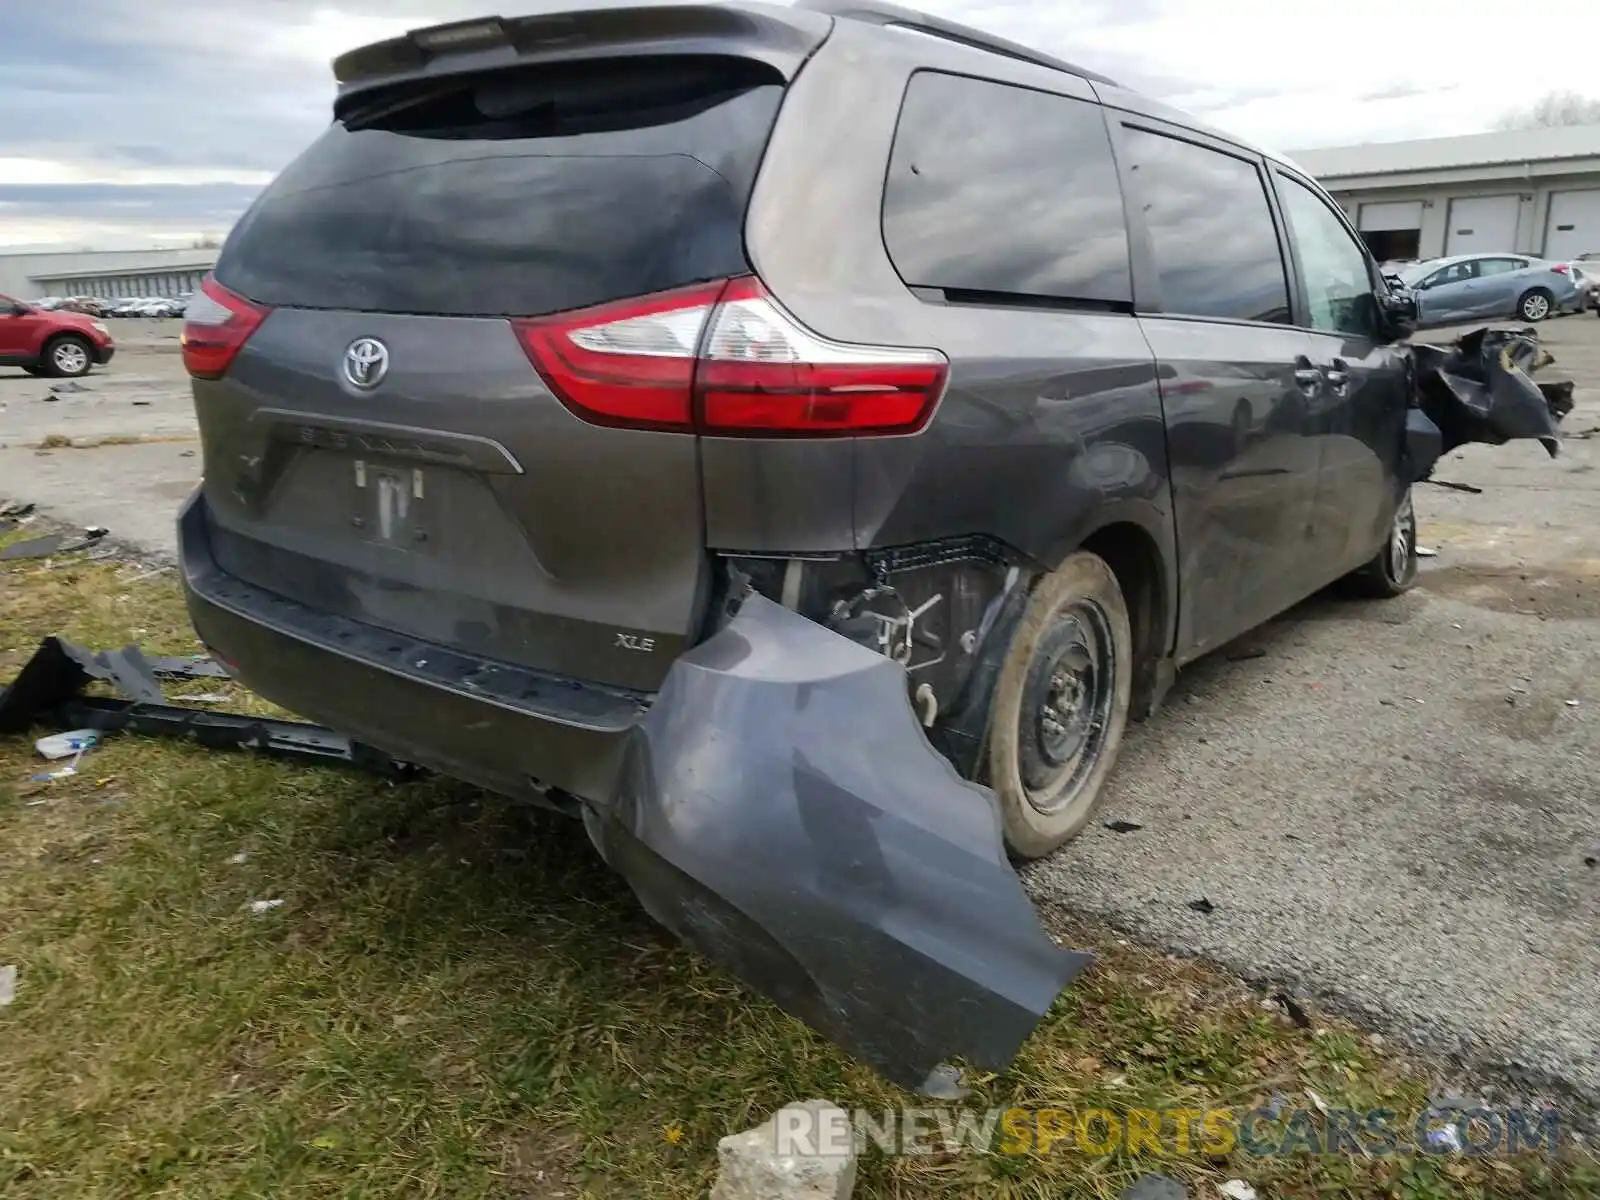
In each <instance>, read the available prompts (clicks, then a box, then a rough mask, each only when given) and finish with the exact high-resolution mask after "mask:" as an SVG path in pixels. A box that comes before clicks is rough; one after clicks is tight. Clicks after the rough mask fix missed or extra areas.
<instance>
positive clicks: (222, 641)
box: [179, 493, 1089, 1094]
mask: <svg viewBox="0 0 1600 1200" xmlns="http://www.w3.org/2000/svg"><path fill="white" fill-rule="evenodd" d="M179 550H180V556H181V559H182V567H183V580H184V587H185V589H186V593H187V596H188V601H189V610H190V614H191V616H192V618H193V620H194V624H195V627H196V629H197V630H198V631H199V633H200V636H201V638H202V640H204V641H205V643H206V644H207V645H208V646H210V647H211V648H212V649H213V650H214V652H215V653H216V654H217V655H218V656H219V657H220V658H222V659H223V660H224V661H225V662H227V663H228V665H229V666H230V667H233V668H234V669H235V670H236V671H237V674H238V676H239V678H240V679H241V680H242V681H243V682H245V683H246V684H248V685H249V686H250V687H252V688H254V689H256V690H257V691H259V692H260V693H261V694H262V695H264V696H266V697H268V698H269V699H272V700H275V701H277V702H278V703H280V704H283V705H285V706H287V707H289V708H291V709H293V710H295V711H296V712H299V713H301V714H303V715H305V716H309V717H312V718H314V719H316V720H318V721H321V722H323V723H324V724H327V725H330V726H332V727H334V728H336V729H338V730H339V731H340V732H341V733H347V734H349V735H351V736H353V737H356V738H358V739H360V740H362V741H365V742H369V743H371V744H372V745H374V746H377V747H379V748H380V749H383V750H386V751H388V752H389V753H390V754H393V755H395V756H396V757H399V758H402V759H405V760H408V761H411V762H417V763H421V764H423V765H427V766H434V767H436V768H437V769H438V770H440V771H443V772H445V773H446V774H449V775H453V776H456V777H458V778H461V779H466V780H470V781H472V782H476V783H479V784H481V785H483V786H485V787H489V788H492V789H494V790H497V791H502V792H508V793H512V794H515V793H517V792H519V791H526V790H527V789H528V787H529V784H528V783H527V780H528V779H529V777H533V778H537V779H539V780H542V781H544V782H546V783H550V784H553V785H555V786H559V787H561V788H563V789H565V790H567V791H570V792H572V793H574V794H576V795H578V796H581V797H584V798H585V799H587V800H588V801H589V803H587V804H585V805H584V806H583V815H584V820H585V825H586V826H587V828H588V831H589V836H590V838H591V840H593V842H594V843H595V846H596V847H597V848H598V849H599V851H600V853H601V855H602V856H603V857H604V858H605V860H606V861H607V862H608V863H610V864H611V866H612V867H613V868H615V869H616V871H617V872H618V873H619V874H620V875H621V876H622V877H623V879H624V880H626V881H627V883H628V885H629V886H630V887H631V888H632V889H633V891H634V893H635V895H637V896H638V898H639V902H640V903H641V905H643V907H644V908H645V910H646V911H647V912H649V913H650V915H651V916H653V917H654V918H655V919H656V920H657V921H659V922H660V923H661V924H663V925H665V926H666V927H667V928H668V929H670V930H672V931H673V932H675V933H676V934H678V936H679V937H681V938H682V939H683V940H684V941H685V942H687V943H689V944H690V945H691V946H693V947H695V948H696V949H697V950H699V951H700V952H701V953H703V954H704V955H706V956H707V957H708V958H711V959H713V960H714V961H717V962H720V963H722V964H723V965H724V966H726V967H727V968H728V969H729V970H731V971H732V972H733V973H734V974H735V975H737V976H738V977H739V978H741V979H742V980H744V982H745V983H746V984H748V985H749V986H751V987H752V988H754V989H755V990H757V991H760V992H763V993H765V994H766V995H767V996H769V997H771V998H772V999H773V1000H774V1001H776V1002H777V1004H778V1005H779V1006H780V1007H782V1008H784V1009H786V1010H787V1011H789V1012H790V1013H792V1014H793V1015H795V1016H797V1017H799V1018H800V1019H801V1020H803V1021H805V1022H807V1023H808V1024H809V1025H811V1026H812V1027H813V1028H814V1029H816V1030H818V1031H819V1032H821V1033H822V1034H824V1035H825V1036H827V1037H830V1038H832V1039H833V1040H834V1041H836V1042H838V1043H839V1044H840V1045H841V1046H843V1047H844V1048H845V1049H847V1050H849V1051H850V1052H851V1053H853V1054H855V1055H856V1056H857V1057H859V1058H861V1059H862V1060H864V1061H865V1062H867V1063H869V1064H870V1065H871V1066H873V1067H875V1068H876V1069H877V1070H878V1071H880V1072H881V1073H882V1074H883V1075H885V1076H886V1077H887V1078H889V1079H890V1080H892V1081H894V1082H896V1083H899V1084H901V1085H902V1086H905V1087H908V1088H917V1089H920V1090H923V1091H926V1092H931V1093H935V1094H947V1090H948V1087H949V1082H948V1076H947V1074H946V1072H945V1070H944V1064H945V1063H946V1062H947V1061H948V1060H949V1059H952V1058H961V1059H965V1060H966V1061H967V1062H969V1063H971V1064H972V1065H974V1066H976V1067H978V1068H980V1069H985V1070H999V1069H1001V1068H1002V1067H1003V1066H1005V1064H1006V1063H1007V1062H1008V1061H1009V1060H1010V1059H1011V1057H1012V1056H1013V1055H1014V1054H1015V1053H1016V1052H1017V1049H1018V1047H1019V1046H1020V1045H1021V1044H1022V1042H1023V1040H1024V1039H1026V1038H1027V1037H1028V1035H1029V1034H1030V1033H1031V1032H1032V1030H1033V1028H1034V1026H1035V1025H1036V1024H1037V1023H1038V1021H1039V1019H1040V1018H1041V1017H1042V1016H1043V1015H1044V1014H1045V1012H1046V1010H1048V1009H1049V1007H1050V1004H1051V1002H1052V1001H1053V1000H1054V999H1055V997H1056V995H1057V993H1059V992H1060V990H1061V989H1062V988H1063V987H1065V986H1066V985H1067V983H1068V982H1069V981H1070V980H1071V979H1072V978H1073V977H1074V976H1076V975H1077V974H1078V972H1079V971H1081V970H1082V969H1083V967H1084V966H1085V965H1086V964H1087V963H1088V961H1089V959H1088V956H1087V955H1084V954H1079V953H1075V952H1072V951H1067V950H1063V949H1061V948H1060V947H1058V946H1056V945H1055V943H1054V942H1053V941H1052V940H1051V939H1050V937H1049V935H1048V934H1047V933H1046V932H1045V931H1044V930H1043V929H1042V928H1041V927H1040V925H1039V922H1038V920H1037V918H1036V917H1035V915H1034V913H1033V910H1032V907H1031V905H1030V904H1029V902H1028V898H1027V896H1026V895H1025V893H1024V892H1023V890H1022V887H1021V884H1020V883H1019V881H1018V880H1017V877H1016V873H1015V872H1014V871H1013V870H1012V868H1011V865H1010V863H1009V862H1008V861H1007V859H1006V854H1005V850H1004V846H1003V843H1002V837H1001V824H1000V813H999V809H998V806H997V804H996V802H995V799H994V796H993V794H992V793H991V792H989V791H988V790H987V789H986V788H982V787H979V786H978V785H976V784H972V783H968V782H966V781H964V780H962V779H961V778H960V777H959V776H957V775H956V773H955V770H954V769H953V768H952V767H951V766H950V764H949V763H948V762H946V761H945V760H944V759H943V758H941V757H939V755H938V754H937V753H936V752H935V751H934V749H933V747H932V746H931V745H930V744H929V743H928V740H927V738H926V736H924V734H923V731H922V728H921V726H920V725H919V724H918V722H917V719H916V717H915V716H914V715H913V714H912V711H911V708H910V706H909V705H908V704H907V702H906V676H905V671H904V668H902V667H901V666H900V665H899V664H898V663H896V662H894V661H893V660H892V659H889V658H886V657H884V656H882V655H880V654H877V653H874V652H873V651H871V650H869V649H867V648H865V647H863V646H860V645H858V644H856V643H855V642H852V641H849V640H847V639H845V638H843V637H841V636H840V635H838V634H836V633H834V632H832V631H830V630H827V629H824V628H823V627H822V626H820V625H817V624H815V623H814V622H812V621H809V620H807V619H806V618H804V617H802V616H800V615H798V614H796V613H794V612H791V611H790V610H789V609H786V608H784V607H782V606H781V605H778V604H775V603H773V602H772V601H770V600H766V599H764V598H763V597H761V596H759V595H752V596H748V597H746V598H744V599H743V602H742V604H741V606H740V608H739V611H738V613H737V614H736V615H735V616H734V617H733V618H732V620H731V621H730V622H729V623H728V624H727V625H726V626H725V627H724V628H723V629H722V630H720V631H719V632H718V633H716V634H714V635H713V636H712V637H710V638H708V639H707V640H706V641H704V642H702V643H701V644H700V645H698V646H696V647H695V648H694V649H692V650H690V651H689V652H688V653H686V654H684V655H682V656H681V657H679V658H678V659H677V660H676V661H675V662H674V664H673V666H672V667H671V669H670V670H669V671H668V672H667V676H666V680H665V682H664V684H663V686H662V690H661V692H660V693H659V694H658V695H657V696H655V697H652V698H649V702H648V703H646V702H645V700H646V698H643V697H636V698H634V699H633V700H632V701H629V707H628V710H627V711H626V712H624V711H623V710H622V709H621V708H618V707H615V700H614V698H612V697H611V694H610V693H604V694H601V693H597V692H596V691H595V690H594V689H585V688H584V687H583V686H582V685H579V684H577V683H573V682H570V681H552V680H550V679H548V678H543V679H540V678H536V677H533V676H532V675H531V673H529V672H523V671H518V670H517V669H514V668H509V667H506V666H505V665H504V664H485V663H481V662H480V663H476V664H474V663H472V662H469V661H468V660H466V659H464V658H463V657H462V656H460V655H458V654H455V653H453V652H452V651H449V650H445V649H444V648H442V647H437V646H434V647H429V646H426V645H423V644H422V643H419V642H415V641H413V640H411V639H409V638H406V637H403V636H396V635H390V634H386V633H383V632H382V631H379V630H375V629H373V628H371V627H370V626H361V625H357V624H356V623H355V622H352V621H349V620H346V619H344V618H337V617H329V616H327V615H326V614H323V613H318V612H315V611H313V610H310V609H307V608H305V607H304V606H302V605H299V604H296V603H294V602H293V601H289V600H285V599H283V598H282V597H278V596H275V595H273V594H271V593H269V592H266V591H264V590H262V589H260V588H256V587H253V586H251V585H249V584H245V583H243V582H241V581H240V580H237V579H234V578H232V577H230V576H228V575H227V574H226V573H225V572H223V571H221V570H220V569H219V568H218V566H217V564H216V561H215V559H214V558H213V556H212V554H211V548H210V544H209V542H208V528H207V520H206V516H205V505H204V500H203V499H202V498H201V497H200V495H199V493H196V495H195V496H194V497H191V499H190V500H189V502H188V503H187V504H186V505H185V506H184V509H183V512H182V514H181V515H180V518H179ZM512 676H517V677H520V678H521V679H522V682H518V681H516V680H514V679H512V678H510V677H512ZM558 687H559V688H565V689H566V698H565V703H566V704H567V711H566V712H565V713H564V714H563V719H559V720H558V719H556V716H555V714H554V712H553V709H552V706H553V705H554V704H555V703H556V702H557V700H559V699H560V696H559V695H557V694H556V692H555V691H554V689H556V688H558ZM519 689H521V690H519ZM491 692H493V693H497V694H495V695H491ZM513 699H514V700H515V701H516V703H515V704H513V703H512V701H513ZM579 703H581V704H584V705H587V706H589V707H590V708H591V709H592V710H595V711H591V712H589V713H587V714H586V721H587V723H584V724H579V723H577V722H576V721H575V720H574V719H573V717H574V716H575V714H574V713H573V712H572V711H571V709H572V706H573V705H574V704H579ZM607 704H611V705H613V707H611V708H609V709H605V710H604V711H599V710H600V709H603V708H604V706H605V705H607ZM519 705H520V707H518V706H519ZM534 708H537V711H534Z"/></svg>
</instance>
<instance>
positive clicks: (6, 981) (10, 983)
mask: <svg viewBox="0 0 1600 1200" xmlns="http://www.w3.org/2000/svg"><path fill="white" fill-rule="evenodd" d="M16 998H17V968H16V967H14V966H12V965H11V964H10V963H7V964H6V965H5V966H3V967H0V1008H4V1007H6V1005H8V1004H10V1003H11V1002H12V1001H14V1000H15V999H16Z"/></svg>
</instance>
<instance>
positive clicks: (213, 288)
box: [178, 275, 272, 379]
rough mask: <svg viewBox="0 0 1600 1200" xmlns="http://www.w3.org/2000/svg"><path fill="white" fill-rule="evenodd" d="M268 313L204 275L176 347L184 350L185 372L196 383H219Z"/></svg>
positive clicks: (190, 304)
mask: <svg viewBox="0 0 1600 1200" xmlns="http://www.w3.org/2000/svg"><path fill="white" fill-rule="evenodd" d="M271 311H272V310H271V309H268V308H264V307H262V306H261V305H259V304H252V303H251V302H250V301H248V300H246V299H245V298H244V297H243V296H236V295H234V294H233V293H232V292H230V291H229V290H228V289H227V288H225V287H223V286H222V285H221V284H220V283H218V282H217V281H216V280H215V279H213V278H212V277H211V276H210V275H207V276H206V277H205V279H204V280H202V281H201V284H200V290H199V291H198V292H196V293H195V294H194V295H193V296H192V297H190V299H189V307H188V308H187V309H185V310H184V314H183V336H182V337H181V338H179V341H178V344H179V345H180V346H181V347H182V348H183V365H184V369H185V370H187V371H188V372H189V374H191V375H193V376H194V377H195V378H196V379H221V378H222V375H223V373H224V372H225V371H227V369H228V367H229V365H230V364H231V363H232V362H233V359H234V356H235V355H237V354H238V353H239V348H240V347H241V346H243V345H244V344H245V342H246V341H248V340H249V338H250V335H251V334H252V333H254V332H255V331H256V328H257V326H259V325H260V324H261V322H262V321H265V320H266V319H267V314H268V313H269V312H271Z"/></svg>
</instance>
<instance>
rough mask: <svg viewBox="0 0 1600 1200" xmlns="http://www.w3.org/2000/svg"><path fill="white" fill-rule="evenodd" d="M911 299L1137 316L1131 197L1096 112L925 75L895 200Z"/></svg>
mask: <svg viewBox="0 0 1600 1200" xmlns="http://www.w3.org/2000/svg"><path fill="white" fill-rule="evenodd" d="M883 240H884V245H885V246H886V247H887V248H888V251H889V257H890V259H891V260H892V261H893V263H894V265H895V269H896V270H897V271H899V272H900V277H901V278H902V279H904V280H905V282H906V283H907V284H909V285H910V286H912V287H932V288H941V289H944V290H945V291H966V292H988V293H1003V294H1006V295H1012V296H1041V297H1049V298H1052V299H1064V300H1087V301H1091V302H1100V303H1111V304H1119V305H1128V304H1131V303H1132V301H1133V290H1132V280H1131V274H1130V268H1129V265H1128V231H1127V225H1126V222H1125V219H1124V213H1123V206H1122V188H1121V184H1120V183H1119V182H1118V179H1117V166H1116V160H1115V158H1114V157H1113V156H1112V153H1111V137H1110V135H1109V134H1108V133H1107V132H1106V121H1105V116H1104V114H1103V113H1102V112H1101V110H1100V108H1099V107H1098V106H1097V105H1094V104H1091V103H1089V102H1088V101H1086V100H1074V99H1072V98H1071V97H1069V96H1058V95H1055V94H1053V93H1050V92H1036V91H1033V90H1032V89H1029V88H1021V87H1013V86H1011V85H1009V84H1001V83H991V82H988V81H985V80H981V79H968V78H966V77H964V76H960V75H946V74H943V73H942V72H938V71H918V72H917V73H916V74H915V75H913V76H912V77H911V82H910V83H909V84H908V85H907V87H906V94H905V100H904V102H903V103H902V105H901V109H900V122H899V125H898V126H897V127H896V129H895V135H894V146H893V149H892V150H891V151H890V156H889V175H888V179H887V181H886V183H885V185H884V193H883Z"/></svg>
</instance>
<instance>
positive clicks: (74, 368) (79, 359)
mask: <svg viewBox="0 0 1600 1200" xmlns="http://www.w3.org/2000/svg"><path fill="white" fill-rule="evenodd" d="M93 365H94V356H93V355H92V354H90V353H89V343H88V342H86V341H84V340H83V339H82V338H80V337H73V336H71V335H70V334H69V335H67V336H66V337H58V338H56V340H55V341H53V342H51V343H50V344H49V345H48V346H46V347H45V349H44V366H45V369H46V370H47V371H49V372H50V374H52V375H56V376H60V377H62V378H68V379H70V378H72V377H74V376H77V375H87V374H88V373H89V368H90V367H91V366H93Z"/></svg>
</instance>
